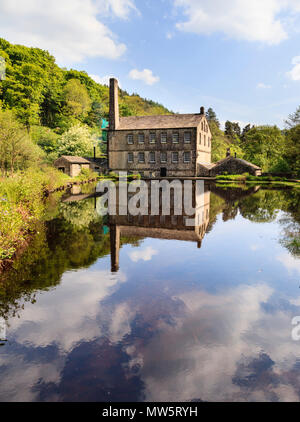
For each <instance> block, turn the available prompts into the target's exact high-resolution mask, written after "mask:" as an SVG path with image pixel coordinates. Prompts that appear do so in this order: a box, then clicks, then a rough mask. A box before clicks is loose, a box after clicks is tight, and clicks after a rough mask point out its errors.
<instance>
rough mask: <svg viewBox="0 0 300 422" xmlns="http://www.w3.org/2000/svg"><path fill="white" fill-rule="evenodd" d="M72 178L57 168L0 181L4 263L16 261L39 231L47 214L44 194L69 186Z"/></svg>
mask: <svg viewBox="0 0 300 422" xmlns="http://www.w3.org/2000/svg"><path fill="white" fill-rule="evenodd" d="M67 180H68V177H67V176H66V175H64V174H63V173H61V172H59V171H57V170H56V169H53V168H50V167H49V168H48V167H45V168H43V169H28V170H26V171H23V172H17V173H15V174H14V175H12V176H11V177H8V178H2V179H1V178H0V263H1V260H4V259H9V258H12V257H13V255H14V254H15V252H16V250H17V248H18V247H19V246H20V245H21V244H22V243H23V242H24V241H25V240H26V237H27V236H28V235H30V233H31V232H33V231H34V230H35V226H36V222H37V221H38V220H39V219H40V218H41V217H42V215H43V212H44V201H43V192H44V191H45V190H46V189H54V188H55V187H58V186H60V185H61V184H64V183H66V181H67Z"/></svg>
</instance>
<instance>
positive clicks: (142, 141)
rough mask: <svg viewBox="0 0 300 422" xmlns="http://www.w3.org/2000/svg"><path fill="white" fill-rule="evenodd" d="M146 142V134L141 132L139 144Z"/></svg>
mask: <svg viewBox="0 0 300 422" xmlns="http://www.w3.org/2000/svg"><path fill="white" fill-rule="evenodd" d="M144 143H145V135H144V134H143V133H139V144H144Z"/></svg>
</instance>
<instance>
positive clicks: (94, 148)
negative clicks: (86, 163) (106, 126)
mask: <svg viewBox="0 0 300 422" xmlns="http://www.w3.org/2000/svg"><path fill="white" fill-rule="evenodd" d="M94 160H96V147H94Z"/></svg>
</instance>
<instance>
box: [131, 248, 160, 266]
mask: <svg viewBox="0 0 300 422" xmlns="http://www.w3.org/2000/svg"><path fill="white" fill-rule="evenodd" d="M157 254H158V251H156V250H155V249H153V248H152V247H151V246H148V247H147V248H146V249H138V250H136V251H133V252H130V254H129V257H130V259H131V261H133V262H138V261H141V260H142V261H151V259H152V257H153V256H154V255H157Z"/></svg>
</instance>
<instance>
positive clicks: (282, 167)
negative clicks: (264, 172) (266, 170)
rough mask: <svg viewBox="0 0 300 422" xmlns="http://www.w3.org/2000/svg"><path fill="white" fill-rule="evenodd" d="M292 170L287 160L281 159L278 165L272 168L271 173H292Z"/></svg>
mask: <svg viewBox="0 0 300 422" xmlns="http://www.w3.org/2000/svg"><path fill="white" fill-rule="evenodd" d="M290 172H291V168H290V166H289V164H288V163H287V161H286V160H284V159H283V158H280V159H279V160H278V161H277V163H276V164H275V165H274V166H273V167H271V169H270V173H290Z"/></svg>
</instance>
